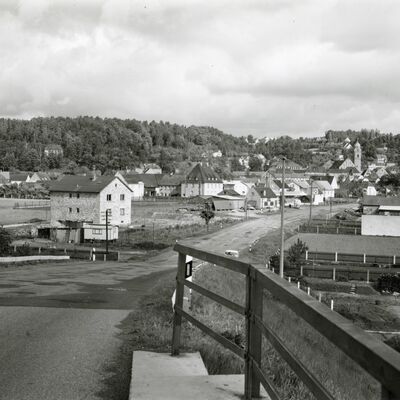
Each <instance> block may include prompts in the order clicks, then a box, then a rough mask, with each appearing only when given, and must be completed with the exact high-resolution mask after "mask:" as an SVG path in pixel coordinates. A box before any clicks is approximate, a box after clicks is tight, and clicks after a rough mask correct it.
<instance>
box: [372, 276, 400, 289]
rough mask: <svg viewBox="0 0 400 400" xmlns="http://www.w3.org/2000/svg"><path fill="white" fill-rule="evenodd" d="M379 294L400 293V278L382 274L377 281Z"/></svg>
mask: <svg viewBox="0 0 400 400" xmlns="http://www.w3.org/2000/svg"><path fill="white" fill-rule="evenodd" d="M376 289H377V290H378V291H379V292H389V293H393V292H400V276H398V275H397V274H382V275H381V276H380V277H379V278H378V280H377V281H376Z"/></svg>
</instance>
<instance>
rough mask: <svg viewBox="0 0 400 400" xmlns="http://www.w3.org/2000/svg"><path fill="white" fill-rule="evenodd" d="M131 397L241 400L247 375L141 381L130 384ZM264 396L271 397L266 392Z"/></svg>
mask: <svg viewBox="0 0 400 400" xmlns="http://www.w3.org/2000/svg"><path fill="white" fill-rule="evenodd" d="M131 389H132V390H131V397H130V400H239V399H243V394H244V375H205V376H183V377H177V376H174V377H167V376H164V377H162V378H158V379H153V380H147V381H139V382H136V383H135V384H134V385H133V386H132V387H131ZM261 399H269V398H268V397H267V396H266V395H265V392H263V393H262V397H261Z"/></svg>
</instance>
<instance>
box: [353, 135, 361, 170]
mask: <svg viewBox="0 0 400 400" xmlns="http://www.w3.org/2000/svg"><path fill="white" fill-rule="evenodd" d="M354 165H355V166H356V168H357V169H358V170H359V171H360V172H361V145H360V143H358V140H357V142H356V143H355V145H354Z"/></svg>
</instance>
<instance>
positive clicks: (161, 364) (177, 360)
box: [132, 351, 208, 381]
mask: <svg viewBox="0 0 400 400" xmlns="http://www.w3.org/2000/svg"><path fill="white" fill-rule="evenodd" d="M197 375H208V372H207V369H206V367H205V366H204V363H203V360H202V358H201V355H200V353H199V352H197V353H186V354H181V355H179V356H177V357H172V356H171V355H170V354H166V353H153V352H151V351H134V352H133V360H132V381H134V380H135V381H140V380H146V379H149V378H152V377H163V376H167V377H169V376H197Z"/></svg>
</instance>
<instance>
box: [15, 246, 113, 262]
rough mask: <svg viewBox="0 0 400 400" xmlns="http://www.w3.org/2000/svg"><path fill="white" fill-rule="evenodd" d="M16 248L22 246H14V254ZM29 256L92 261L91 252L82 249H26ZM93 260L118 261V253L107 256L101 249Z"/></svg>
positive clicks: (96, 252) (111, 252)
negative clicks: (64, 257) (61, 257)
mask: <svg viewBox="0 0 400 400" xmlns="http://www.w3.org/2000/svg"><path fill="white" fill-rule="evenodd" d="M18 247H23V246H17V245H15V246H14V253H16V252H17V248H18ZM27 249H28V250H25V251H28V252H29V255H33V253H35V254H38V255H39V254H40V255H68V256H69V257H70V258H71V259H78V260H92V259H93V251H92V250H90V249H84V248H79V247H75V248H67V247H66V248H51V247H36V246H35V247H33V246H32V247H29V246H28V247H27ZM94 254H95V256H96V257H95V259H96V260H97V261H118V260H119V251H109V252H108V254H107V253H106V251H105V250H103V249H96V250H95V252H94Z"/></svg>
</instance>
